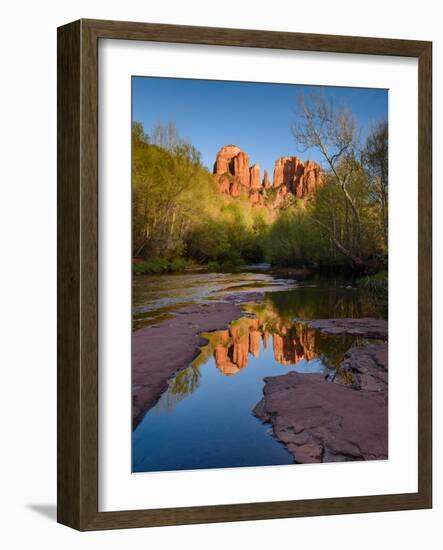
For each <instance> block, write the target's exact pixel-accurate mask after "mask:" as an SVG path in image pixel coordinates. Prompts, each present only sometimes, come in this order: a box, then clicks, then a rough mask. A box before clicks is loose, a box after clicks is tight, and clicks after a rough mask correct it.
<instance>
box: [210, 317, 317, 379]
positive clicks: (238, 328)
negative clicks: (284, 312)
mask: <svg viewBox="0 0 443 550" xmlns="http://www.w3.org/2000/svg"><path fill="white" fill-rule="evenodd" d="M271 334H272V333H271V332H269V331H267V330H265V328H264V323H263V322H262V321H261V320H260V319H242V320H241V323H240V324H234V325H233V326H231V327H230V328H229V330H225V331H221V332H220V333H219V334H218V335H217V344H216V346H215V350H214V358H215V363H216V366H217V368H218V369H219V370H220V371H221V372H223V373H224V374H228V375H231V374H235V373H237V372H238V371H239V370H241V369H243V368H245V367H246V366H247V364H248V355H249V354H251V355H253V356H254V357H258V356H259V353H260V342H261V340H262V339H263V347H264V349H265V351H266V350H267V349H268V345H269V338H270V335H271ZM272 340H273V353H274V358H275V360H276V362H277V363H280V364H282V365H295V364H297V363H299V362H300V361H302V360H303V359H305V360H306V361H310V360H311V359H314V358H315V357H316V356H317V353H316V351H315V329H312V328H309V327H308V326H306V325H296V326H293V327H286V326H284V325H281V326H279V327H278V331H277V332H275V333H274V334H273V335H272Z"/></svg>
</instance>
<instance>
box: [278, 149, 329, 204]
mask: <svg viewBox="0 0 443 550" xmlns="http://www.w3.org/2000/svg"><path fill="white" fill-rule="evenodd" d="M322 183H323V174H322V170H321V168H320V166H319V165H318V164H317V163H316V162H314V161H312V160H307V161H306V162H305V163H304V162H303V161H302V160H300V159H299V158H298V157H282V158H280V159H278V160H276V161H275V167H274V181H273V185H274V187H275V188H280V187H281V186H283V188H286V189H287V191H289V192H291V193H293V194H294V195H295V196H296V197H298V198H302V197H305V196H306V195H309V194H310V193H312V192H313V191H315V189H316V188H317V186H319V185H321V184H322Z"/></svg>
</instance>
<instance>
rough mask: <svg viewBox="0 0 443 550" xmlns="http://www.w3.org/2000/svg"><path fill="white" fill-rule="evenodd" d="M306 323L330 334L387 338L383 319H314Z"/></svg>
mask: <svg viewBox="0 0 443 550" xmlns="http://www.w3.org/2000/svg"><path fill="white" fill-rule="evenodd" d="M308 325H309V326H310V327H312V328H316V329H318V330H321V331H322V332H325V333H326V334H331V335H340V334H349V335H351V336H361V337H363V338H375V339H377V340H387V339H388V322H387V321H386V320H385V319H373V318H372V317H362V318H361V319H352V318H344V319H316V320H315V321H308Z"/></svg>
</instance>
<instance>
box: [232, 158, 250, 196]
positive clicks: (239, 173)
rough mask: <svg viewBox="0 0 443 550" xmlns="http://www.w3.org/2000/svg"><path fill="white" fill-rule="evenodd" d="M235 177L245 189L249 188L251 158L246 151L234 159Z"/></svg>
mask: <svg viewBox="0 0 443 550" xmlns="http://www.w3.org/2000/svg"><path fill="white" fill-rule="evenodd" d="M233 175H234V177H237V178H238V181H239V182H240V184H241V185H243V186H244V187H247V188H249V185H250V174H249V156H248V155H247V153H245V152H244V151H240V152H239V153H238V155H237V156H236V157H234V171H233Z"/></svg>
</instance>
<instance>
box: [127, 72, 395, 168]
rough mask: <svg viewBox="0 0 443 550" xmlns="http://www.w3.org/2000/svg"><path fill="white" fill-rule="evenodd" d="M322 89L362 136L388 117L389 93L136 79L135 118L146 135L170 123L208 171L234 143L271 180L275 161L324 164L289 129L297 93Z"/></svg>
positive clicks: (213, 81) (354, 89) (301, 86)
mask: <svg viewBox="0 0 443 550" xmlns="http://www.w3.org/2000/svg"><path fill="white" fill-rule="evenodd" d="M319 89H320V90H321V92H322V93H324V94H325V95H326V96H327V97H329V98H331V99H332V100H333V101H334V104H335V103H337V104H340V103H342V102H345V103H346V105H347V106H348V107H349V108H350V110H351V111H352V112H353V114H354V116H355V118H356V119H357V121H358V123H359V126H360V128H361V130H362V136H363V137H364V135H365V133H366V132H367V130H368V128H369V127H370V126H371V125H372V124H374V123H375V122H377V121H379V120H381V119H386V118H387V116H388V91H387V90H379V89H370V88H342V87H318V86H304V85H295V84H262V83H250V82H223V81H215V80H212V81H211V80H188V79H174V78H157V77H156V78H150V77H133V78H132V112H133V120H137V121H139V122H141V123H142V124H143V126H144V128H145V131H146V132H147V133H149V132H150V131H151V129H152V128H153V126H154V124H155V123H156V122H157V121H161V122H162V123H166V122H168V121H169V120H172V121H173V122H174V123H175V125H176V126H177V128H178V130H179V132H180V135H181V136H182V137H185V138H188V139H189V140H190V141H191V143H192V144H193V145H194V146H195V147H196V148H197V149H198V150H199V151H200V153H201V154H202V160H203V163H204V164H205V165H206V166H207V167H208V168H209V169H210V170H212V167H213V163H214V160H215V156H216V154H217V151H218V150H219V149H220V148H221V147H223V145H227V144H229V143H233V144H234V145H237V146H238V147H240V148H241V149H242V150H243V151H246V152H247V153H248V154H249V158H250V163H251V165H252V164H254V163H258V164H260V167H261V174H262V177H263V170H264V168H267V169H268V172H269V175H270V177H271V179H272V172H273V169H274V163H275V160H276V159H277V158H280V157H282V156H284V155H297V156H299V157H301V158H302V159H303V160H307V159H308V158H309V159H312V160H316V161H317V162H320V161H321V158H320V156H319V154H318V153H317V152H316V151H314V150H310V151H307V152H306V153H300V151H299V150H298V149H297V144H296V142H295V141H294V137H293V136H292V134H291V131H290V124H291V123H292V122H294V120H295V117H296V107H297V102H296V97H297V94H299V93H305V94H309V92H310V91H317V92H318V91H319Z"/></svg>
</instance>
